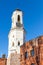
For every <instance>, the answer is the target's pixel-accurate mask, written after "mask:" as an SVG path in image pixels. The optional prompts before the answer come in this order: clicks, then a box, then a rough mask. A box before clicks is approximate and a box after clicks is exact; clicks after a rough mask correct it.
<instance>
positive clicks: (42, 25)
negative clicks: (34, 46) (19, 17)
mask: <svg viewBox="0 0 43 65" xmlns="http://www.w3.org/2000/svg"><path fill="white" fill-rule="evenodd" d="M17 8H19V9H21V10H22V11H23V14H24V15H23V23H24V28H25V30H26V41H29V40H31V39H34V38H36V37H37V36H40V35H43V0H21V1H20V0H0V57H1V55H2V54H6V56H7V54H8V33H9V31H10V28H11V23H12V21H11V16H12V13H13V11H15V9H17Z"/></svg>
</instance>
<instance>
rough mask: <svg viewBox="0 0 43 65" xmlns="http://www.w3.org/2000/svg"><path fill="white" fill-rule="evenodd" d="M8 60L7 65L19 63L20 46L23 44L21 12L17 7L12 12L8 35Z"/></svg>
mask: <svg viewBox="0 0 43 65" xmlns="http://www.w3.org/2000/svg"><path fill="white" fill-rule="evenodd" d="M8 38H9V46H8V61H7V65H16V64H17V65H20V59H19V58H20V46H21V45H23V44H24V38H25V35H24V27H23V13H22V11H21V10H19V9H17V10H15V11H14V12H13V14H12V25H11V30H10V32H9V35H8Z"/></svg>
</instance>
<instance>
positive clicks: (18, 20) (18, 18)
mask: <svg viewBox="0 0 43 65" xmlns="http://www.w3.org/2000/svg"><path fill="white" fill-rule="evenodd" d="M18 22H19V23H20V15H18Z"/></svg>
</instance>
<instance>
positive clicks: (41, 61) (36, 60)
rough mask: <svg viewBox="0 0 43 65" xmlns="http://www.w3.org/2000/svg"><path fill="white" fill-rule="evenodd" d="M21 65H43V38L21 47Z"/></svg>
mask: <svg viewBox="0 0 43 65" xmlns="http://www.w3.org/2000/svg"><path fill="white" fill-rule="evenodd" d="M20 56H21V60H20V62H21V65H43V36H40V37H38V38H36V39H33V40H30V41H29V42H27V43H25V45H23V46H21V55H20Z"/></svg>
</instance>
